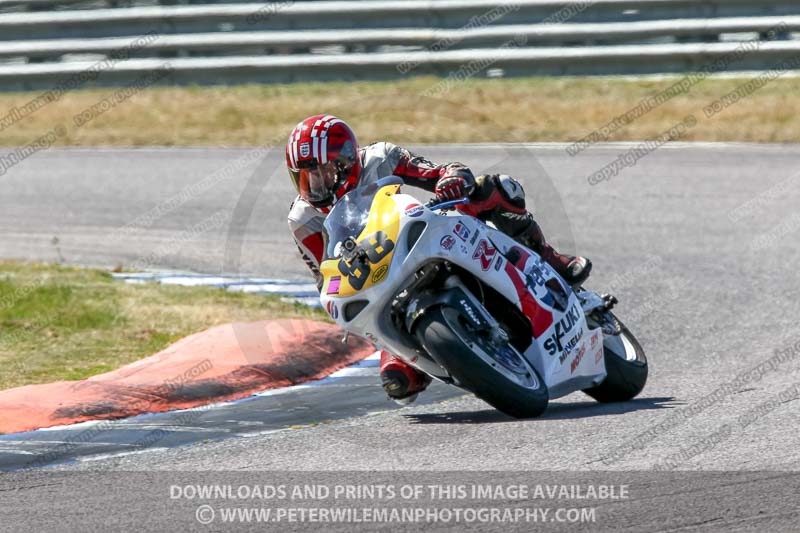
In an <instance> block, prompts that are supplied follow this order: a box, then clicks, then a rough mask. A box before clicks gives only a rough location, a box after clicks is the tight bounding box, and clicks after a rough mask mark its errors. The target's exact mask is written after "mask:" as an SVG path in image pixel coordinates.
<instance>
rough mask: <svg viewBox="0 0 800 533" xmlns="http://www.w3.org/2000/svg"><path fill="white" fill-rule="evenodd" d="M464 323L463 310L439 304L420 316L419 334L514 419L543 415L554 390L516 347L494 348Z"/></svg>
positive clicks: (467, 384)
mask: <svg viewBox="0 0 800 533" xmlns="http://www.w3.org/2000/svg"><path fill="white" fill-rule="evenodd" d="M463 324H464V322H463V319H462V318H461V315H460V312H459V311H458V310H456V309H453V308H451V307H446V306H442V307H435V308H430V309H427V310H426V311H425V313H424V314H423V316H422V317H420V318H419V320H418V322H417V325H416V327H415V329H414V333H415V335H416V336H417V338H418V339H419V342H420V343H421V344H422V346H423V348H424V349H425V351H427V352H428V354H429V355H430V356H431V357H432V358H433V359H434V360H435V361H436V362H437V363H439V364H440V365H441V366H442V367H444V368H445V369H447V371H448V372H449V373H450V375H451V376H452V377H453V378H455V379H456V381H457V382H458V383H459V385H460V386H461V387H463V388H465V389H467V390H469V391H470V392H472V393H474V394H475V396H477V397H478V398H480V399H482V400H483V401H485V402H486V403H488V404H490V405H491V406H492V407H494V408H495V409H497V410H498V411H502V412H503V413H505V414H507V415H510V416H513V417H514V418H533V417H536V416H539V415H540V414H542V413H543V412H544V410H545V409H546V408H547V402H548V400H549V394H548V391H547V386H546V385H545V383H544V381H543V380H542V378H541V376H539V373H538V372H537V371H536V369H535V368H533V366H531V365H530V364H529V363H528V362H527V361H525V360H524V359H523V358H522V357H520V356H519V354H518V352H516V350H514V349H513V348H511V347H509V346H506V347H503V348H502V349H501V350H498V349H497V348H496V347H494V348H493V347H492V346H493V345H492V344H491V343H489V342H488V341H487V340H486V339H483V338H482V337H481V336H479V334H477V333H474V332H472V331H470V330H469V329H468V328H466V327H464V325H463ZM470 344H472V346H470ZM487 360H488V361H491V362H487ZM509 376H511V377H509Z"/></svg>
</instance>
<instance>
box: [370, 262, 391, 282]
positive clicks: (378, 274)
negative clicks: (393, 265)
mask: <svg viewBox="0 0 800 533" xmlns="http://www.w3.org/2000/svg"><path fill="white" fill-rule="evenodd" d="M387 272H389V265H383V266H382V267H380V268H378V270H376V271H375V273H374V274H373V275H372V283H379V282H381V281H383V278H385V277H386V273H387Z"/></svg>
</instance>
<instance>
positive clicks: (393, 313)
mask: <svg viewBox="0 0 800 533" xmlns="http://www.w3.org/2000/svg"><path fill="white" fill-rule="evenodd" d="M402 184H403V180H402V179H401V178H399V177H397V176H390V177H387V178H383V179H381V180H379V181H378V182H376V183H373V184H371V185H368V186H365V187H361V188H358V189H355V190H353V191H351V192H350V193H348V194H347V195H345V196H343V197H342V198H341V199H339V201H337V202H336V205H335V206H334V207H333V209H332V210H331V212H330V213H329V214H328V217H327V219H326V221H325V224H324V235H325V255H324V258H323V261H322V264H321V265H320V270H321V273H322V276H323V280H324V281H323V285H322V290H321V294H320V299H321V302H322V305H323V307H324V308H325V309H326V310H327V312H328V314H329V315H330V316H331V317H332V318H333V319H334V320H335V321H336V323H337V324H339V325H340V326H341V327H342V328H344V329H345V331H346V332H347V333H348V334H349V333H352V334H354V335H357V336H360V337H363V338H366V339H368V340H369V341H370V342H372V343H373V344H374V345H375V346H376V348H378V349H385V350H388V351H389V352H391V353H392V354H395V355H396V356H398V357H400V358H402V359H403V360H404V361H405V362H406V363H408V364H410V365H412V366H413V367H415V368H417V369H418V370H420V371H422V372H425V373H426V374H428V375H430V376H431V377H433V378H434V379H437V380H440V381H443V382H445V383H449V384H452V385H455V386H457V387H460V388H462V389H464V390H467V391H469V392H472V393H473V394H475V395H476V396H477V397H479V398H481V399H483V400H484V401H486V402H487V403H489V404H490V405H492V406H494V407H495V408H496V409H498V410H500V411H502V412H504V413H506V414H508V415H511V416H513V417H516V418H529V417H535V416H538V415H540V414H541V413H542V412H543V411H544V410H545V408H546V407H547V404H548V401H549V400H550V399H551V398H558V397H561V396H564V395H567V394H570V393H572V392H575V391H579V390H582V391H583V392H585V393H586V394H588V395H589V396H591V397H592V398H594V399H595V400H597V401H600V402H617V401H627V400H630V399H632V398H633V397H635V396H636V395H637V394H639V392H641V390H642V389H643V388H644V385H645V381H646V380H647V359H646V358H645V354H644V351H643V349H642V347H641V345H640V344H639V342H638V341H637V340H636V338H635V337H634V336H633V334H632V333H631V332H630V331H629V330H628V329H627V328H626V327H625V325H623V324H622V322H620V320H619V319H617V318H616V316H614V314H613V313H612V312H611V309H612V307H613V306H614V304H616V303H617V300H616V298H614V297H613V296H610V295H600V294H598V293H596V292H592V291H588V290H585V289H583V288H580V287H578V288H573V287H570V286H569V285H568V284H567V283H566V282H565V281H564V280H563V279H562V278H561V276H559V275H558V274H557V273H556V271H555V270H554V269H553V268H552V267H550V265H548V264H547V263H545V262H544V261H543V260H542V259H541V258H540V257H539V256H538V255H537V254H536V253H535V252H533V251H532V250H529V249H528V248H525V247H523V246H521V245H520V244H519V243H517V242H516V241H514V240H513V239H511V238H510V237H508V236H507V235H505V234H504V233H502V232H500V231H498V230H497V229H495V228H493V227H492V226H489V225H487V224H485V223H483V222H481V221H480V220H478V219H476V218H473V217H471V216H468V215H463V214H459V213H458V212H457V211H455V210H452V208H453V207H454V206H456V205H458V204H459V203H465V202H468V199H461V200H455V201H449V202H443V203H439V204H435V203H433V202H435V201H432V202H431V203H429V204H427V205H422V204H420V203H419V201H418V200H417V199H415V198H414V197H413V196H410V195H407V194H402V193H401V192H400V187H401V185H402Z"/></svg>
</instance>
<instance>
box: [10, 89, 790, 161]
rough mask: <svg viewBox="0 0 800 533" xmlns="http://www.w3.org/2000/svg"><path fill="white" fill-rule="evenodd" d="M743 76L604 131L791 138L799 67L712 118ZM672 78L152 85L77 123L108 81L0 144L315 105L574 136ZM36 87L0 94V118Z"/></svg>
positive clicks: (235, 121) (193, 124) (439, 134)
mask: <svg viewBox="0 0 800 533" xmlns="http://www.w3.org/2000/svg"><path fill="white" fill-rule="evenodd" d="M748 79H749V78H747V77H742V78H740V79H733V78H731V79H720V78H709V79H706V80H704V81H702V82H700V83H698V84H696V85H695V86H693V87H692V88H691V90H689V91H688V92H686V93H685V94H681V95H679V96H676V97H675V98H672V99H671V100H669V101H668V102H666V103H664V104H663V105H661V106H659V107H658V108H656V109H654V110H652V111H651V112H649V113H647V114H646V115H644V116H643V117H641V118H639V119H637V120H635V121H634V122H633V123H631V124H629V125H627V126H625V127H623V128H621V129H619V130H618V131H615V132H614V134H613V135H612V136H611V138H610V140H612V141H622V140H641V139H646V138H650V137H654V136H656V135H658V134H660V133H662V132H664V131H665V130H667V129H668V128H670V127H671V126H673V125H674V124H675V123H676V122H678V121H680V120H682V119H683V118H684V117H685V116H686V115H687V114H689V113H695V114H697V116H698V119H700V120H699V123H698V125H697V126H696V127H693V128H692V129H691V130H690V131H688V132H687V134H686V135H685V137H683V140H687V141H751V142H800V79H798V78H780V79H776V80H774V81H771V82H770V83H768V84H767V85H765V86H764V87H762V88H761V89H759V90H758V91H756V92H754V93H753V94H751V95H750V96H748V97H746V98H743V99H742V100H741V101H739V102H738V103H737V104H736V105H734V106H731V107H730V108H729V109H727V110H725V111H724V112H723V113H719V114H718V115H716V116H714V117H712V118H705V117H704V116H703V113H702V109H703V107H704V106H707V105H709V104H710V103H711V102H713V101H714V100H716V99H719V98H720V97H721V96H723V95H725V94H727V93H729V92H730V91H732V90H734V89H736V88H737V87H739V86H740V85H742V84H743V83H745V82H746V81H747V80H748ZM676 81H677V78H668V79H663V80H657V79H652V78H650V79H618V78H511V79H480V78H475V79H470V80H466V81H464V82H462V83H455V84H454V85H453V86H452V87H450V88H448V90H447V91H445V92H444V93H442V94H440V95H438V94H437V95H436V96H430V97H423V96H420V95H421V93H424V92H425V91H426V90H429V89H430V88H431V87H434V86H436V85H437V84H438V83H440V82H441V79H437V78H431V77H420V78H412V79H407V80H401V81H387V82H355V83H298V84H292V85H277V84H276V85H243V86H236V87H187V88H179V87H154V88H150V89H147V90H145V91H142V92H141V93H139V94H137V95H135V96H133V97H132V98H130V99H129V100H127V101H125V102H124V103H122V104H120V105H118V106H116V107H114V108H113V109H111V110H109V111H108V112H106V113H104V114H103V115H101V116H99V117H98V118H96V119H95V120H92V121H90V122H89V123H88V124H86V125H85V126H83V127H80V128H78V127H76V126H75V125H74V124H73V122H72V117H73V116H75V115H77V114H80V112H81V111H83V110H85V109H87V108H89V107H91V106H93V105H94V104H96V103H98V102H100V101H101V100H102V99H104V98H107V97H108V96H110V95H111V94H113V92H114V89H91V90H79V91H74V92H71V93H66V94H65V95H64V96H63V97H62V98H61V99H59V100H58V101H57V102H54V103H51V104H48V105H46V106H44V107H43V108H41V109H39V110H38V111H36V112H35V113H33V114H31V115H28V116H26V117H24V118H23V119H22V120H20V121H19V122H17V123H16V124H14V125H12V126H10V127H8V128H5V129H4V130H3V131H2V135H0V145H4V146H24V145H26V144H28V143H30V142H31V141H32V140H34V139H37V138H39V137H41V136H42V135H44V134H45V133H46V132H48V131H51V130H53V128H54V127H56V126H57V125H63V126H65V127H66V132H65V134H64V135H63V136H62V137H59V138H58V139H57V140H56V143H55V144H56V145H61V146H187V145H195V146H255V145H264V144H268V145H282V144H283V142H284V140H285V139H286V136H287V135H288V134H289V131H291V129H292V127H293V126H294V125H295V124H297V122H298V121H299V120H301V119H302V118H304V117H306V116H309V115H312V114H316V113H333V114H337V115H339V116H341V117H343V118H345V119H346V120H348V122H350V123H351V124H352V125H353V126H354V128H355V129H356V132H357V134H358V136H359V139H360V140H361V142H362V143H367V142H371V141H376V140H391V141H393V142H396V143H434V142H442V143H444V142H521V141H533V142H535V141H574V140H578V139H581V138H583V137H584V136H585V135H587V134H589V133H590V132H592V131H593V130H595V129H597V128H599V127H600V126H603V125H605V124H606V123H608V122H609V121H610V120H612V119H613V118H614V117H615V116H617V115H620V114H622V113H624V112H626V111H628V110H629V109H631V108H633V107H635V106H636V105H637V104H638V103H639V102H640V101H641V100H642V99H644V98H647V97H651V96H653V95H655V94H657V93H658V92H660V91H662V90H664V89H666V88H668V87H670V86H672V85H673V84H675V83H676ZM38 94H39V93H37V92H25V93H2V94H0V118H1V117H2V116H3V115H5V114H6V113H8V112H10V110H11V109H13V108H14V107H19V108H22V107H23V106H24V105H25V104H26V103H28V102H30V101H31V100H33V99H34V98H36V96H37V95H38Z"/></svg>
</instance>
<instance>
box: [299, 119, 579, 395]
mask: <svg viewBox="0 0 800 533" xmlns="http://www.w3.org/2000/svg"><path fill="white" fill-rule="evenodd" d="M286 166H287V169H288V171H289V177H290V178H291V180H292V183H293V184H294V187H295V189H296V190H297V192H298V196H297V197H296V198H295V200H294V202H292V205H291V207H290V211H289V217H288V219H289V229H290V230H291V232H292V236H293V237H294V240H295V242H296V243H297V247H298V249H299V250H300V254H301V256H302V257H303V260H304V261H305V262H306V265H307V266H308V268H309V269H310V270H311V272H312V274H313V275H314V278H315V280H316V281H317V286H318V287H320V284H321V281H322V277H321V275H320V272H319V265H320V263H321V262H322V256H323V250H324V242H323V235H322V227H323V222H324V221H325V217H326V216H327V213H328V212H329V211H330V208H331V207H332V206H333V204H334V203H335V202H336V201H337V200H338V199H339V198H341V197H342V196H344V195H345V194H346V193H348V192H349V191H351V190H353V189H355V188H356V187H359V186H364V185H369V184H371V183H374V182H376V181H378V180H379V179H381V178H383V177H386V176H390V175H395V176H400V177H401V178H403V180H404V181H405V183H406V184H408V185H412V186H415V187H419V188H421V189H423V190H426V191H428V192H431V193H434V195H435V196H436V198H437V200H439V201H446V200H455V199H459V198H463V197H468V198H469V199H470V203H468V204H463V205H461V206H459V207H458V210H459V211H461V212H462V213H465V214H468V215H471V216H474V217H476V218H478V219H480V220H482V221H484V222H491V223H492V224H493V225H494V226H495V227H497V229H499V230H500V231H502V232H504V233H506V234H507V235H509V236H510V237H512V238H513V239H515V240H516V241H517V242H519V243H521V244H522V245H524V246H526V247H528V248H530V249H532V250H534V251H535V252H537V253H538V254H539V255H540V256H541V257H542V259H543V260H544V261H546V262H547V263H548V264H550V265H551V266H552V267H553V268H554V269H555V270H556V271H557V272H558V273H559V274H560V275H561V276H562V277H563V278H564V279H565V280H566V281H567V283H569V284H571V285H575V286H577V285H580V284H581V283H583V281H585V280H586V278H587V277H588V276H589V273H590V272H591V268H592V263H591V261H589V260H588V259H586V258H583V257H575V256H570V255H566V254H560V253H558V252H557V251H556V250H555V249H554V248H553V247H552V246H551V245H550V244H548V243H547V241H546V240H545V238H544V235H543V233H542V230H541V228H540V227H539V224H538V223H537V222H536V221H535V220H534V218H533V215H532V214H531V213H530V212H528V211H527V210H526V208H525V192H524V190H523V189H522V185H520V184H519V182H517V181H516V180H515V179H514V178H512V177H510V176H506V175H498V174H495V175H481V176H478V177H475V176H474V175H473V173H472V171H471V170H470V169H469V168H468V167H467V166H465V165H463V164H462V163H456V162H451V163H446V164H441V165H436V164H434V163H432V162H430V161H428V160H427V159H425V158H424V157H420V156H418V155H415V154H412V153H411V152H409V151H408V150H406V149H404V148H401V147H398V146H395V145H393V144H391V143H388V142H377V143H373V144H370V145H368V146H366V147H364V148H359V145H358V141H357V140H356V136H355V134H354V133H353V130H352V129H351V128H350V126H348V125H347V124H346V123H345V122H344V121H343V120H341V119H339V118H337V117H335V116H333V115H314V116H311V117H308V118H306V119H305V120H303V121H302V122H300V123H299V124H297V126H296V127H295V128H294V130H292V133H291V134H290V135H289V139H288V141H287V144H286ZM380 373H381V382H382V384H383V388H384V390H385V391H386V393H387V394H388V395H389V397H390V398H392V399H394V400H396V401H399V402H400V403H409V402H411V401H413V400H414V399H415V398H416V396H417V394H418V393H419V392H421V391H422V390H424V389H425V388H426V387H427V386H428V385H429V384H430V377H428V376H427V375H426V374H424V373H422V372H418V371H417V370H416V369H415V368H413V367H412V366H410V365H408V364H406V363H405V362H403V361H402V360H401V359H399V358H396V357H394V356H392V355H391V354H389V353H388V352H385V351H382V352H381V362H380Z"/></svg>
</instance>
